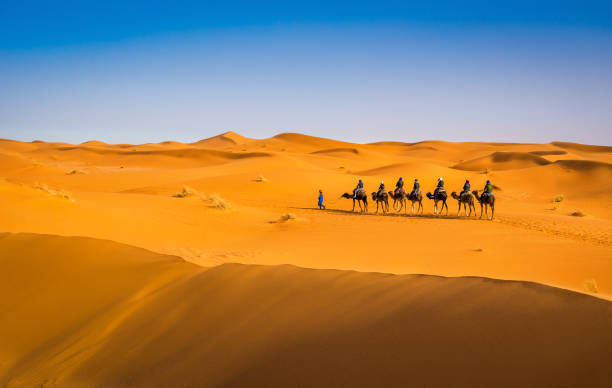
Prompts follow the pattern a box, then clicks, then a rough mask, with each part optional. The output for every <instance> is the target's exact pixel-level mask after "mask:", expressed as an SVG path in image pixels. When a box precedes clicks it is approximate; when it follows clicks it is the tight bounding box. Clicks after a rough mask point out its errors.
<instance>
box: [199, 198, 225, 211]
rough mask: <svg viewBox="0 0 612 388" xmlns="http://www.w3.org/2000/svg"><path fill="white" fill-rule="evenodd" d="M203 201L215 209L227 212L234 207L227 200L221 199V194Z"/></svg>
mask: <svg viewBox="0 0 612 388" xmlns="http://www.w3.org/2000/svg"><path fill="white" fill-rule="evenodd" d="M202 199H203V200H204V201H206V202H208V203H209V204H210V205H211V206H212V207H214V208H215V209H220V210H227V209H231V208H232V205H231V204H230V203H229V202H228V201H226V200H225V199H223V198H221V196H220V195H219V194H212V195H209V196H208V197H206V198H202Z"/></svg>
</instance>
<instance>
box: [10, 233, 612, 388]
mask: <svg viewBox="0 0 612 388" xmlns="http://www.w3.org/2000/svg"><path fill="white" fill-rule="evenodd" d="M0 265H1V267H2V269H3V270H2V271H1V272H0V310H1V311H2V312H3V316H4V317H5V319H3V320H2V321H0V344H2V345H0V354H1V355H2V360H3V362H2V363H1V364H0V385H2V386H7V387H13V386H36V385H40V384H45V386H53V385H57V386H128V385H129V386H135V387H153V386H160V387H162V386H164V387H167V386H227V387H230V386H236V387H238V386H262V387H263V386H297V385H299V386H317V387H321V386H355V387H356V386H428V387H447V386H454V387H473V386H497V387H500V386H589V387H603V386H607V384H608V383H609V382H610V381H611V379H612V370H611V369H610V368H609V360H610V357H612V332H611V331H610V327H611V325H612V303H610V302H607V301H603V300H599V299H596V298H593V297H590V296H587V295H582V294H577V293H573V292H569V291H565V290H561V289H556V288H552V287H547V286H542V285H539V284H535V283H529V282H515V281H498V280H492V279H486V278H477V277H466V278H443V277H436V276H425V275H405V276H397V275H390V274H378V273H359V272H351V271H338V270H309V269H303V268H298V267H293V266H256V265H239V264H224V265H221V266H218V267H214V268H210V269H207V270H205V269H202V268H200V267H196V266H194V265H192V264H189V263H186V262H184V261H182V260H180V259H178V258H176V257H173V256H164V255H159V254H155V253H152V252H148V251H145V250H142V249H138V248H133V247H129V246H126V245H122V244H118V243H113V242H109V241H102V240H95V239H89V238H79V237H58V236H48V235H33V234H3V235H0ZM6 317H8V319H6Z"/></svg>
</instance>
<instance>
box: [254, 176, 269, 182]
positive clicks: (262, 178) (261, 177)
mask: <svg viewBox="0 0 612 388" xmlns="http://www.w3.org/2000/svg"><path fill="white" fill-rule="evenodd" d="M267 181H268V180H267V179H266V177H265V176H263V175H260V176H258V177H257V178H256V179H255V182H267Z"/></svg>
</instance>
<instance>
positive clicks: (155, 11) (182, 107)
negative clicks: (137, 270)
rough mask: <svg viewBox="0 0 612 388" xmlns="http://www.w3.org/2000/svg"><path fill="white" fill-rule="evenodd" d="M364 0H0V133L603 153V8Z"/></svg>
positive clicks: (606, 73) (610, 38) (607, 69)
mask: <svg viewBox="0 0 612 388" xmlns="http://www.w3.org/2000/svg"><path fill="white" fill-rule="evenodd" d="M375 3H376V5H374V2H365V1H352V2H348V1H341V2H338V1H336V2H334V1H332V2H319V1H310V2H303V3H301V2H292V3H291V4H290V5H289V4H288V2H281V1H264V2H248V1H234V2H213V1H199V2H196V1H174V2H165V1H149V2H144V1H129V2H119V1H88V2H79V3H78V5H77V4H76V3H72V4H71V3H70V2H61V1H38V2H37V1H32V2H21V1H15V0H7V1H3V2H2V3H1V4H0V90H2V92H1V93H0V138H11V139H18V140H27V141H30V140H34V139H41V140H48V141H66V142H71V143H80V142H82V141H86V140H92V139H97V140H103V141H106V142H110V143H145V142H152V141H164V140H177V141H185V142H188V141H196V140H199V139H202V138H206V137H210V136H214V135H216V134H219V133H222V132H225V131H229V130H232V131H235V132H237V133H240V134H242V135H244V136H247V137H253V138H265V137H269V136H273V135H275V134H277V133H280V132H300V133H305V134H309V135H314V136H322V137H328V138H335V139H340V140H346V141H354V142H360V143H365V142H372V141H382V140H396V141H409V142H412V141H420V140H425V139H439V140H450V141H516V142H549V141H553V140H562V141H574V142H580V143H588V144H605V145H612V2H610V1H582V2H579V1H522V0H519V1H515V2H498V3H496V2H490V1H489V2H487V1H472V2H468V3H467V4H469V5H465V4H466V3H465V2H459V1H440V2H436V4H435V5H434V4H423V3H422V2H405V1H403V2H399V1H382V2H375ZM508 3H510V4H508Z"/></svg>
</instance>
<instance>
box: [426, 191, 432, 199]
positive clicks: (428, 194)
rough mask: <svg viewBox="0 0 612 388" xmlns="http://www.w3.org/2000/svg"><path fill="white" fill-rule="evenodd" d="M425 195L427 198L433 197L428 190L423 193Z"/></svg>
mask: <svg viewBox="0 0 612 388" xmlns="http://www.w3.org/2000/svg"><path fill="white" fill-rule="evenodd" d="M425 196H426V197H427V198H429V199H433V197H434V196H433V195H432V194H431V193H430V192H427V194H425Z"/></svg>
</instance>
